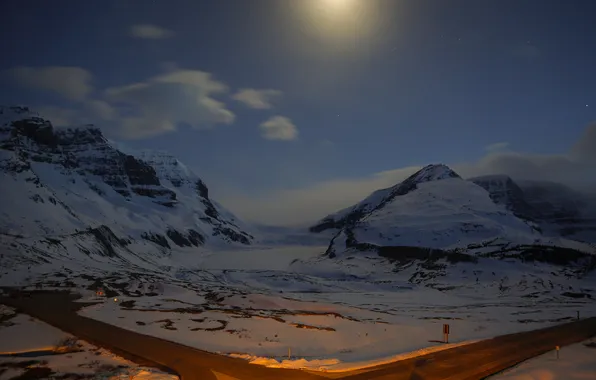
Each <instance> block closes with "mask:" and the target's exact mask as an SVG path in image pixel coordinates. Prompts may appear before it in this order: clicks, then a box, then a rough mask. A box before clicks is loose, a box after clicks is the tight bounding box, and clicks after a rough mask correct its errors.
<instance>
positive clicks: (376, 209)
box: [295, 165, 596, 297]
mask: <svg viewBox="0 0 596 380" xmlns="http://www.w3.org/2000/svg"><path fill="white" fill-rule="evenodd" d="M477 182H478V183H479V184H477ZM487 190H488V191H487ZM536 207H537V205H536V204H533V203H530V202H528V201H527V199H526V198H525V196H524V191H523V190H522V189H521V188H520V186H518V185H517V184H515V182H513V181H512V180H511V179H509V178H508V177H505V176H491V177H485V178H482V179H475V180H474V181H468V180H464V179H462V178H461V177H460V176H459V175H458V174H457V173H455V172H454V171H453V170H451V169H450V168H448V167H447V166H445V165H428V166H426V167H424V168H423V169H421V170H420V171H418V172H417V173H415V174H413V175H412V176H410V177H409V178H407V179H406V180H405V181H403V182H401V183H399V184H397V185H395V186H393V187H390V188H387V189H382V190H378V191H376V192H374V193H373V194H371V195H370V196H369V197H367V198H366V199H364V200H363V201H362V202H360V203H358V204H356V205H354V206H352V207H350V208H347V209H344V210H341V211H339V212H337V213H335V214H332V215H329V216H327V217H325V218H324V219H322V220H321V221H320V222H319V223H317V224H316V225H314V226H313V227H311V229H310V230H311V232H312V233H321V232H323V231H325V232H326V233H328V232H329V231H335V234H336V235H335V237H334V238H333V239H332V240H331V242H330V244H329V247H328V249H327V254H326V257H319V258H316V259H313V260H307V261H298V262H296V263H295V266H296V267H297V268H300V270H303V271H315V272H316V273H318V272H324V273H326V274H325V275H326V276H337V275H336V274H335V273H336V272H346V271H347V272H348V273H350V274H352V275H353V276H354V278H357V279H362V278H371V279H372V278H375V279H378V278H381V277H383V276H390V278H393V279H395V278H399V279H401V280H403V281H405V282H409V283H417V284H425V285H426V286H430V287H434V288H437V289H441V290H449V289H459V291H464V290H463V289H467V290H466V291H474V289H483V290H478V291H479V292H483V291H484V292H489V289H492V290H490V291H493V290H494V291H496V292H497V293H498V294H504V292H508V291H513V292H516V294H523V295H524V296H528V297H533V295H532V294H535V292H538V293H540V292H546V293H545V294H550V292H552V291H554V290H556V291H557V292H565V290H567V292H570V291H571V289H573V288H572V287H571V285H569V284H571V282H569V281H571V280H569V279H570V278H576V279H577V280H578V281H580V282H581V280H580V279H582V278H584V277H585V278H587V277H586V276H591V275H592V274H591V273H593V271H594V270H595V269H596V249H595V247H594V246H591V245H589V244H587V243H584V242H579V241H575V240H569V239H566V238H564V237H561V236H560V235H558V234H556V233H553V234H549V233H547V232H544V231H542V230H541V228H539V227H538V225H537V224H536V222H534V221H533V219H534V218H537V217H538V216H539V214H538V213H537V212H536V211H535V208H536ZM330 259H331V260H330ZM566 284H567V285H566ZM582 289H583V288H582ZM572 293H573V292H571V293H569V295H568V296H569V297H574V296H577V297H583V293H582V292H581V291H580V292H577V294H576V293H573V294H572ZM536 294H537V293H536ZM540 294H542V293H540Z"/></svg>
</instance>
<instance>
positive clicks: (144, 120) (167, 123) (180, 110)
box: [105, 70, 235, 139]
mask: <svg viewBox="0 0 596 380" xmlns="http://www.w3.org/2000/svg"><path fill="white" fill-rule="evenodd" d="M227 89H228V87H227V86H226V85H225V84H224V83H222V82H219V81H217V80H215V79H213V77H212V76H211V74H209V73H206V72H203V71H198V70H177V71H172V72H169V73H167V74H164V75H160V76H156V77H153V78H150V79H148V80H147V81H144V82H140V83H133V84H129V85H125V86H120V87H113V88H109V89H107V90H106V91H105V97H106V100H107V101H108V102H111V103H117V104H123V105H126V106H128V107H130V108H131V109H132V111H133V116H123V117H120V118H119V120H120V128H119V131H118V132H119V133H118V134H119V135H120V137H122V138H128V139H138V138H146V137H151V136H156V135H159V134H162V133H166V132H171V131H174V130H176V128H177V126H178V125H179V124H186V125H188V126H190V127H192V128H195V129H208V128H212V127H213V126H215V125H217V124H231V123H233V122H234V120H235V115H234V114H233V113H232V112H231V111H230V110H228V109H227V108H226V105H225V104H224V103H222V102H220V101H218V100H216V99H215V98H213V96H214V95H218V94H223V93H225V92H227Z"/></svg>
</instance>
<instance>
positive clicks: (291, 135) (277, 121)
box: [259, 116, 298, 141]
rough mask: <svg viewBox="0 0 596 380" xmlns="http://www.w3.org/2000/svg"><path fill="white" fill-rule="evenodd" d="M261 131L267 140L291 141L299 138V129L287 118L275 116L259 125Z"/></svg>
mask: <svg viewBox="0 0 596 380" xmlns="http://www.w3.org/2000/svg"><path fill="white" fill-rule="evenodd" d="M259 129H260V130H261V135H262V136H263V137H264V138H265V139H267V140H283V141H290V140H294V139H296V138H297V137H298V128H296V126H295V125H294V123H292V121H291V120H290V119H288V118H287V117H285V116H273V117H272V118H270V119H269V120H267V121H265V122H263V123H262V124H261V125H259Z"/></svg>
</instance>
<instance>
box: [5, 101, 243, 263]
mask: <svg viewBox="0 0 596 380" xmlns="http://www.w3.org/2000/svg"><path fill="white" fill-rule="evenodd" d="M0 176H1V181H2V188H3V194H2V197H1V198H0V210H1V211H0V233H1V234H2V236H3V240H5V239H8V237H13V238H20V239H21V240H19V241H17V242H13V243H12V244H16V245H18V244H20V243H23V242H24V241H25V240H27V239H28V240H27V241H28V242H29V244H37V243H35V242H39V241H43V240H47V239H53V240H52V241H54V242H55V245H54V250H56V249H57V248H56V245H59V244H63V245H64V244H66V245H68V244H71V243H72V244H74V245H75V246H76V247H79V251H83V252H85V254H87V255H90V254H102V255H107V256H118V255H119V254H120V253H118V252H119V251H118V250H125V251H127V252H128V253H129V254H133V256H135V257H137V256H139V254H140V255H141V256H142V255H143V253H142V252H141V253H139V252H133V251H134V250H132V249H131V247H132V246H133V245H135V244H141V245H143V247H144V248H142V249H143V250H146V251H148V252H153V253H154V254H155V255H156V256H159V255H167V254H169V252H171V251H172V250H184V249H196V248H197V247H200V246H204V245H207V246H218V245H224V246H225V245H229V244H240V245H248V244H250V243H251V241H252V239H253V237H252V236H251V235H250V234H249V233H248V232H246V229H247V226H245V225H243V224H241V223H240V222H239V221H238V220H237V219H236V218H235V217H234V216H233V215H232V214H231V213H230V212H228V211H227V210H225V209H224V208H223V207H221V206H220V205H218V204H217V203H216V202H214V201H213V200H212V199H211V194H209V190H208V188H207V186H206V184H205V183H204V182H203V181H202V180H201V179H200V178H199V177H198V176H196V175H195V174H194V173H193V172H192V171H190V170H189V169H188V168H186V167H185V166H184V165H183V164H182V163H180V162H179V161H178V160H176V159H175V158H174V157H171V156H167V155H164V154H150V153H143V154H141V155H139V156H134V155H131V154H126V153H123V152H122V151H120V150H118V149H117V148H115V147H114V146H113V145H112V144H110V142H109V141H108V140H106V138H105V137H104V136H103V134H102V133H101V131H100V130H99V129H98V128H95V127H93V126H84V127H80V128H76V129H54V128H53V127H52V124H51V122H50V121H49V120H45V119H43V118H40V117H39V116H38V115H37V114H35V113H33V112H31V111H29V110H28V109H27V108H24V107H4V108H0ZM84 236H86V238H84V239H87V243H85V244H83V243H81V242H80V241H79V240H80V239H83V237H84ZM24 239H25V240H24ZM67 240H68V241H69V243H68V244H67V243H66V241H67ZM75 241H79V243H76V242H75ZM73 242H74V243H73ZM69 254H72V252H69ZM147 255H149V256H150V255H151V254H150V253H147ZM125 261H126V260H125Z"/></svg>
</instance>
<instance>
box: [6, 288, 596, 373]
mask: <svg viewBox="0 0 596 380" xmlns="http://www.w3.org/2000/svg"><path fill="white" fill-rule="evenodd" d="M72 301H73V296H72V295H69V294H68V293H57V292H52V293H50V292H34V293H31V294H30V297H26V298H25V297H24V298H9V297H6V298H0V303H4V304H6V305H8V306H12V307H15V308H17V309H18V310H19V311H21V312H23V313H26V314H29V315H31V316H33V317H35V318H38V319H40V320H42V321H44V322H46V323H49V324H50V325H53V326H54V327H57V328H59V329H61V330H63V331H66V332H68V333H71V334H73V335H75V336H77V337H79V338H81V339H84V340H86V341H89V342H91V343H93V344H96V345H98V346H101V347H104V348H106V349H108V350H110V351H113V352H115V353H117V354H119V355H121V356H123V357H125V358H127V359H130V360H132V361H134V362H137V363H139V364H141V365H148V366H154V367H158V368H161V369H164V370H169V372H174V373H176V374H178V375H180V377H181V378H182V380H194V379H201V380H221V379H222V377H219V379H218V376H216V374H215V373H219V374H224V375H227V376H229V377H231V378H232V379H240V380H250V379H259V380H280V379H290V380H292V379H304V380H309V379H327V378H328V377H333V378H341V379H346V380H348V379H349V380H373V379H376V380H389V379H392V380H393V379H395V380H399V379H408V380H422V379H424V380H475V379H483V378H485V377H487V376H489V375H491V374H494V373H497V372H500V371H502V370H504V369H506V368H509V367H511V366H513V365H515V364H517V363H519V362H522V361H524V360H527V359H529V358H532V357H534V356H537V355H540V354H543V353H545V352H548V351H550V350H553V349H554V347H555V346H557V345H558V346H565V345H569V344H572V343H577V342H580V341H583V340H586V339H589V338H591V337H593V336H596V318H589V319H584V320H580V321H576V322H571V323H567V324H564V325H558V326H553V327H549V328H546V329H541V330H535V331H530V332H524V333H518V334H511V335H504V336H500V337H496V338H493V339H489V340H485V341H481V342H477V343H472V344H469V345H465V346H460V347H456V348H452V349H448V350H444V351H439V352H435V353H432V354H427V355H424V356H420V357H417V358H412V359H407V360H402V361H399V362H395V363H390V364H385V365H380V366H377V367H372V368H369V369H367V370H362V371H354V372H347V373H343V374H334V375H333V376H331V375H330V374H329V375H327V374H324V373H320V374H319V373H312V372H306V371H299V370H289V369H272V368H265V367H262V366H257V365H252V364H248V363H247V362H246V361H244V360H241V359H234V358H230V357H227V356H222V355H217V354H213V353H209V352H206V351H201V350H198V349H195V348H191V347H188V346H184V345H181V344H178V343H174V342H169V341H166V340H163V339H159V338H155V337H152V336H148V335H142V334H139V333H136V332H133V331H129V330H125V329H121V328H119V327H116V326H113V325H109V324H107V323H103V322H100V321H97V320H94V319H90V318H86V317H82V316H80V315H78V314H77V310H78V309H79V308H80V307H82V306H84V304H81V303H77V302H72Z"/></svg>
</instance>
